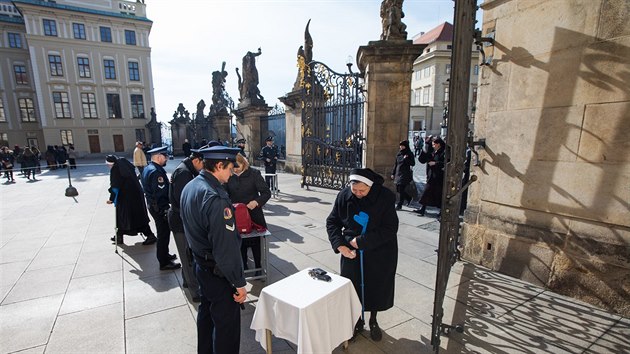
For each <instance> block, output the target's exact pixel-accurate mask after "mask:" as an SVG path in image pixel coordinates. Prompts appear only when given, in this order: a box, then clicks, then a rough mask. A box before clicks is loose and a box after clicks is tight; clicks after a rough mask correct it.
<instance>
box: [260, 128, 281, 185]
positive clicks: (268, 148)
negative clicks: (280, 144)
mask: <svg viewBox="0 0 630 354" xmlns="http://www.w3.org/2000/svg"><path fill="white" fill-rule="evenodd" d="M258 159H259V160H262V161H263V162H264V163H265V174H275V173H276V164H277V163H278V150H277V149H276V147H275V146H273V137H272V136H270V137H267V139H265V146H263V148H262V150H260V155H258ZM265 181H267V185H269V188H271V189H273V188H274V185H273V177H271V176H265Z"/></svg>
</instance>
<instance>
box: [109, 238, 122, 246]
mask: <svg viewBox="0 0 630 354" xmlns="http://www.w3.org/2000/svg"><path fill="white" fill-rule="evenodd" d="M109 240H110V241H112V242H114V241H116V236H112V238H110V239H109ZM117 243H118V244H119V245H122V244H123V243H124V242H123V237H122V236H120V237H118V242H117Z"/></svg>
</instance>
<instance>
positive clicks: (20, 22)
mask: <svg viewBox="0 0 630 354" xmlns="http://www.w3.org/2000/svg"><path fill="white" fill-rule="evenodd" d="M152 25H153V23H152V22H151V21H150V20H149V19H147V18H146V7H145V4H144V2H140V1H119V0H83V1H77V0H57V1H55V0H16V1H3V0H0V34H1V37H0V58H1V59H0V83H1V85H0V145H8V146H14V145H20V146H25V145H27V146H37V147H38V148H39V149H40V150H43V149H45V148H46V146H47V145H62V144H63V145H69V144H73V145H74V147H75V149H76V151H77V153H78V154H80V155H85V154H90V153H108V152H125V151H131V150H132V149H133V147H134V145H135V141H138V140H140V141H147V140H150V137H149V136H148V129H147V127H146V125H147V123H148V122H149V118H150V116H149V110H150V109H149V107H153V106H154V98H153V78H152V75H151V48H150V47H149V33H150V31H151V26H152Z"/></svg>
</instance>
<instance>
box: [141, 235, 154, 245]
mask: <svg viewBox="0 0 630 354" xmlns="http://www.w3.org/2000/svg"><path fill="white" fill-rule="evenodd" d="M156 242H157V237H155V236H153V237H147V239H146V240H144V242H142V244H143V245H145V246H148V245H152V244H154V243H156Z"/></svg>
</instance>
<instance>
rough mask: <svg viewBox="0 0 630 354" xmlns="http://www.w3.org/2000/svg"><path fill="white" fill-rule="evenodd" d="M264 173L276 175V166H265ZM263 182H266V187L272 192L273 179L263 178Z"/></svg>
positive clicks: (269, 177)
mask: <svg viewBox="0 0 630 354" xmlns="http://www.w3.org/2000/svg"><path fill="white" fill-rule="evenodd" d="M265 173H266V174H274V173H276V165H265ZM276 178H277V177H276ZM265 182H267V185H268V186H269V189H271V190H273V188H274V185H273V177H271V176H265Z"/></svg>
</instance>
